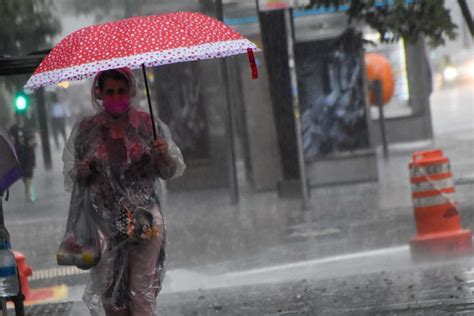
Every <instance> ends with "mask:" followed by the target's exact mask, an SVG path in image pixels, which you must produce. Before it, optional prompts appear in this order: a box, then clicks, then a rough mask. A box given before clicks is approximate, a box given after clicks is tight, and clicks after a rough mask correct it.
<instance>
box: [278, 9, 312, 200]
mask: <svg viewBox="0 0 474 316" xmlns="http://www.w3.org/2000/svg"><path fill="white" fill-rule="evenodd" d="M284 14H285V27H286V40H287V47H288V67H289V70H290V84H291V96H292V107H293V118H294V120H295V132H296V145H297V150H298V166H299V171H300V172H299V175H300V181H301V194H302V199H303V201H302V202H303V208H305V207H306V206H307V205H308V183H307V181H306V166H305V162H304V153H303V139H302V133H301V120H300V105H299V95H298V81H297V77H296V65H295V53H294V43H293V34H294V33H293V23H292V18H291V13H290V10H289V9H285V12H284Z"/></svg>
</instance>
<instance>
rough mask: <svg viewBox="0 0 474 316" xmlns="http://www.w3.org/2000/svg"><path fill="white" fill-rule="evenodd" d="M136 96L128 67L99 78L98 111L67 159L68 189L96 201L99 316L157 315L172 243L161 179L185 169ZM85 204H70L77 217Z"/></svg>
mask: <svg viewBox="0 0 474 316" xmlns="http://www.w3.org/2000/svg"><path fill="white" fill-rule="evenodd" d="M136 91H137V87H136V84H135V80H134V78H133V75H132V73H131V71H130V70H129V69H128V68H121V69H116V70H108V71H104V72H101V73H99V74H98V75H97V76H96V77H95V79H94V82H93V86H92V100H93V106H94V107H95V109H96V110H97V113H96V114H95V115H93V116H91V117H86V118H84V119H82V120H81V122H80V123H79V124H78V125H77V126H76V127H75V128H74V129H73V132H72V133H71V136H70V137H69V140H68V143H67V146H66V148H65V150H64V154H63V161H64V167H65V169H64V171H65V176H66V179H65V180H66V182H65V184H66V188H67V189H71V188H73V187H74V188H78V187H79V188H83V189H84V194H87V195H88V196H89V197H88V199H87V200H88V201H90V204H91V206H90V207H89V208H88V210H87V212H90V213H91V214H92V215H91V218H92V220H91V222H92V225H93V226H94V227H96V229H97V231H98V232H99V234H98V235H99V236H100V243H99V244H100V245H101V249H100V252H101V257H100V261H99V262H98V264H97V266H95V267H94V268H93V269H92V271H91V276H92V277H91V282H90V283H89V284H88V285H87V287H86V292H85V294H84V300H85V301H86V304H87V306H88V308H89V309H90V311H91V313H93V314H95V313H97V312H98V310H99V309H100V306H103V307H104V309H105V312H106V315H135V316H148V315H156V310H155V305H156V297H157V295H158V293H159V292H160V290H161V285H162V279H163V276H164V260H165V242H166V233H165V221H164V218H163V213H162V207H161V204H160V199H159V194H158V192H159V188H158V187H157V185H159V181H158V179H159V178H161V179H165V180H166V179H170V178H172V177H177V176H179V175H181V174H182V172H183V170H184V168H185V166H184V163H183V159H182V155H181V151H180V150H179V148H178V147H177V146H176V145H175V143H174V142H173V140H172V139H171V136H170V133H169V129H168V128H167V126H166V125H165V124H164V123H162V122H161V121H159V120H158V121H157V126H156V128H157V131H158V139H156V140H154V139H153V129H152V122H151V117H150V114H148V113H146V112H141V111H139V110H137V109H135V106H136V105H137V102H135V100H134V96H135V95H136ZM72 196H76V195H75V194H74V192H73V195H72ZM78 205H82V206H83V205H84V204H83V203H80V202H78V201H73V200H71V209H70V211H69V212H70V214H71V212H76V211H77V210H75V209H74V208H75V207H76V206H78ZM81 211H84V210H81ZM68 240H69V242H71V238H69V239H68ZM73 243H74V242H73ZM78 244H79V243H78ZM76 246H77V247H73V248H76V249H81V247H82V246H83V245H80V244H79V245H76ZM99 302H102V303H99Z"/></svg>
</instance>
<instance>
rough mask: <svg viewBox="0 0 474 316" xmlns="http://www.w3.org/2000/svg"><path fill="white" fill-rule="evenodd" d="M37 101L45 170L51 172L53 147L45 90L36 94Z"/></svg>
mask: <svg viewBox="0 0 474 316" xmlns="http://www.w3.org/2000/svg"><path fill="white" fill-rule="evenodd" d="M36 97H37V99H36V101H37V103H38V104H37V106H36V109H37V111H38V112H37V114H38V123H39V128H40V137H41V147H42V152H43V161H44V168H45V169H46V170H51V168H52V162H51V147H50V146H49V131H48V119H47V112H46V102H45V99H44V89H43V88H40V89H38V91H37V93H36Z"/></svg>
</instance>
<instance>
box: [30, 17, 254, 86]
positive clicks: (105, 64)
mask: <svg viewBox="0 0 474 316" xmlns="http://www.w3.org/2000/svg"><path fill="white" fill-rule="evenodd" d="M253 51H258V48H257V46H256V45H255V44H253V43H252V42H250V41H249V40H247V39H245V38H244V37H243V36H242V35H240V34H239V33H237V32H236V31H234V30H233V29H231V28H230V27H228V26H226V25H225V24H224V23H222V22H220V21H218V20H216V19H213V18H211V17H208V16H206V15H203V14H200V13H192V12H176V13H169V14H162V15H155V16H143V17H133V18H129V19H124V20H119V21H116V22H109V23H104V24H99V25H94V26H90V27H86V28H83V29H80V30H78V31H76V32H74V33H72V34H70V35H68V36H67V37H66V38H64V39H63V40H62V41H61V42H59V43H58V44H57V45H56V46H55V47H54V48H53V49H52V50H51V52H50V53H49V54H48V55H47V56H46V57H45V58H44V60H43V62H42V63H41V64H40V65H39V66H38V68H37V69H36V70H35V72H34V73H33V75H32V76H31V78H30V79H29V80H28V82H27V83H26V85H25V88H26V89H30V90H33V89H37V88H39V87H43V86H47V85H51V84H56V83H59V82H62V81H66V80H80V79H83V78H87V77H90V76H93V75H95V74H96V73H97V72H99V71H102V70H107V69H114V68H121V67H129V68H131V69H136V68H140V67H142V65H144V66H159V65H165V64H172V63H179V62H185V61H193V60H202V59H211V58H219V57H226V56H231V55H237V54H242V53H248V54H249V59H250V61H251V65H252V70H253V76H254V77H256V67H255V65H254V63H252V61H253V55H252V52H253Z"/></svg>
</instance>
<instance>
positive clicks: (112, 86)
mask: <svg viewBox="0 0 474 316" xmlns="http://www.w3.org/2000/svg"><path fill="white" fill-rule="evenodd" d="M104 97H108V98H124V97H127V98H130V88H129V86H128V83H126V82H124V81H123V80H115V79H106V80H105V81H104V87H103V89H102V98H104Z"/></svg>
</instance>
